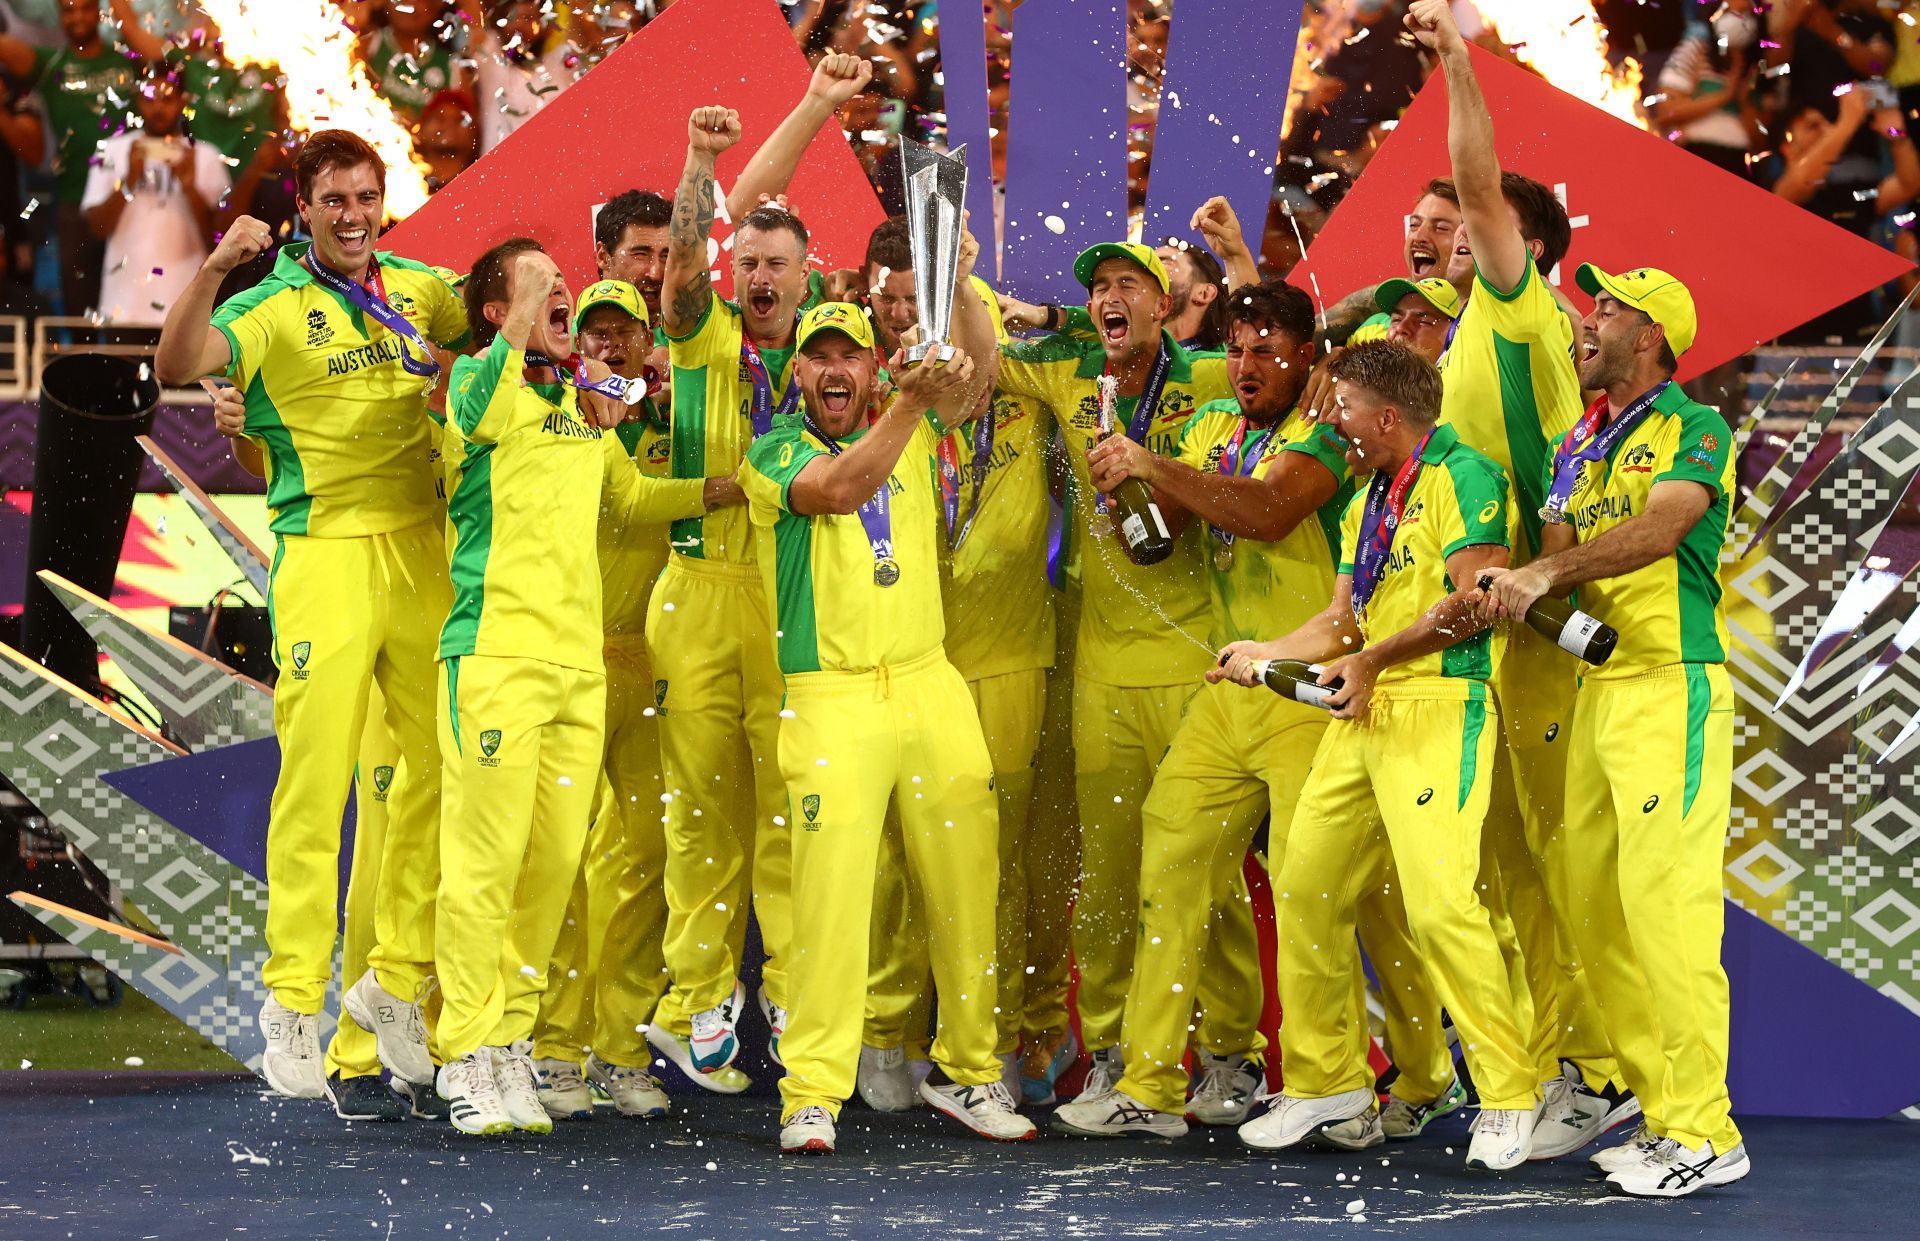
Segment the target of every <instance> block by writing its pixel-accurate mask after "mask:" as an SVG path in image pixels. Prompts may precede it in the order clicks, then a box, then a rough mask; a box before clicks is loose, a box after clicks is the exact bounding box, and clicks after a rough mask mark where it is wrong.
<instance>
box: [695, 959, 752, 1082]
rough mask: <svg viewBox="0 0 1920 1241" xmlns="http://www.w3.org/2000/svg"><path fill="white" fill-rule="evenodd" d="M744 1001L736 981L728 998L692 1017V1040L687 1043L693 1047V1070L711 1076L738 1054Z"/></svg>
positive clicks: (742, 992) (744, 992)
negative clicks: (741, 1011)
mask: <svg viewBox="0 0 1920 1241" xmlns="http://www.w3.org/2000/svg"><path fill="white" fill-rule="evenodd" d="M746 998H747V994H746V991H745V989H743V988H742V987H741V986H740V984H739V983H737V982H736V983H734V984H733V994H732V995H730V996H728V997H727V998H726V999H725V1000H723V1001H721V1002H720V1003H718V1004H715V1005H714V1006H713V1007H712V1008H707V1009H702V1010H701V1011H700V1012H697V1013H695V1014H694V1015H693V1037H692V1038H691V1039H689V1040H688V1041H689V1042H690V1043H692V1044H693V1067H694V1068H696V1069H698V1070H699V1071H700V1072H702V1073H712V1072H714V1071H715V1070H717V1069H724V1068H726V1067H727V1066H728V1065H730V1064H732V1063H733V1058H734V1057H735V1056H737V1055H739V1054H740V1037H739V1025H740V1009H741V1006H742V1005H743V1004H745V1003H746Z"/></svg>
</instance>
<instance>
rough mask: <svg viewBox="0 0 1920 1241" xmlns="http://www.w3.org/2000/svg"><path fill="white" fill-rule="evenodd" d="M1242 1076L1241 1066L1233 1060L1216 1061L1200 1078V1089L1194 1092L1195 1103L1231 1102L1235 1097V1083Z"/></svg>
mask: <svg viewBox="0 0 1920 1241" xmlns="http://www.w3.org/2000/svg"><path fill="white" fill-rule="evenodd" d="M1239 1076H1240V1069H1239V1066H1238V1065H1236V1064H1234V1062H1233V1061H1231V1060H1215V1061H1214V1062H1213V1063H1212V1064H1210V1065H1208V1066H1207V1071H1206V1073H1204V1074H1203V1075H1202V1076H1201V1078H1200V1088H1199V1089H1198V1090H1196V1091H1194V1092H1193V1101H1194V1102H1195V1103H1224V1102H1230V1101H1231V1100H1232V1099H1233V1096H1234V1083H1235V1081H1236V1079H1238V1078H1239Z"/></svg>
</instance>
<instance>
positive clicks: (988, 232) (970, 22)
mask: <svg viewBox="0 0 1920 1241" xmlns="http://www.w3.org/2000/svg"><path fill="white" fill-rule="evenodd" d="M936 21H937V23H938V32H939V37H940V80H941V83H942V89H943V90H944V91H945V94H946V108H947V149H948V150H949V151H951V150H953V149H955V148H957V147H959V146H961V145H962V144H965V146H966V148H967V210H968V211H970V212H972V213H973V219H972V221H971V222H970V224H969V227H971V228H972V229H973V235H974V236H975V237H977V238H979V239H980V244H981V246H982V248H983V250H984V251H985V252H984V253H983V254H982V255H981V262H980V267H981V271H980V275H982V276H984V277H986V278H987V279H988V280H989V281H997V280H998V279H999V270H1000V253H999V248H998V246H997V245H994V244H993V243H994V242H995V237H994V229H993V132H992V124H993V122H992V116H991V114H990V112H989V109H988V106H987V21H986V10H985V8H984V7H983V6H981V5H979V4H949V5H948V6H947V7H946V8H945V9H943V10H941V12H940V14H939V16H938V17H937V18H936Z"/></svg>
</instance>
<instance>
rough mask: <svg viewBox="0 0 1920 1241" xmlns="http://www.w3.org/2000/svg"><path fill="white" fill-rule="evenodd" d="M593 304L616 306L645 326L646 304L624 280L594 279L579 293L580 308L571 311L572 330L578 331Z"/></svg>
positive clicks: (638, 292) (637, 292)
mask: <svg viewBox="0 0 1920 1241" xmlns="http://www.w3.org/2000/svg"><path fill="white" fill-rule="evenodd" d="M595 306H618V307H619V308H620V309H622V310H624V311H626V312H627V313H628V314H630V315H632V316H633V317H634V318H636V319H638V320H640V326H641V327H646V326H648V323H647V304H646V303H645V302H644V301H642V300H640V290H638V289H636V288H634V287H633V286H632V285H630V284H628V283H627V282H626V281H624V280H596V281H594V282H593V283H592V284H590V285H588V286H587V287H586V291H585V292H583V293H581V294H580V308H579V309H578V310H576V311H574V312H573V330H574V331H576V332H577V331H579V330H580V324H581V322H582V321H583V320H584V319H586V317H587V312H588V311H589V310H592V309H593V308H594V307H595Z"/></svg>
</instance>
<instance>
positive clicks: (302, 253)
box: [273, 241, 393, 288]
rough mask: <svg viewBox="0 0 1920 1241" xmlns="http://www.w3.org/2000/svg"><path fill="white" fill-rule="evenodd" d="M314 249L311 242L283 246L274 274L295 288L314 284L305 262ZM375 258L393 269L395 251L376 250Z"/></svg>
mask: <svg viewBox="0 0 1920 1241" xmlns="http://www.w3.org/2000/svg"><path fill="white" fill-rule="evenodd" d="M312 248H313V243H312V242H311V241H290V242H288V243H287V244H286V245H284V246H281V247H280V253H279V254H277V255H275V256H274V260H273V274H274V275H275V276H277V277H279V279H280V280H281V281H283V282H284V283H286V284H290V285H292V286H294V287H295V288H299V287H300V286H301V285H308V284H312V283H314V279H313V269H312V268H311V267H308V266H307V265H306V263H305V262H304V261H303V260H305V258H306V257H307V251H309V250H311V249H312ZM373 258H374V261H375V262H376V263H379V264H380V265H381V266H382V267H386V268H389V269H391V267H392V264H393V251H391V250H375V251H374V252H373Z"/></svg>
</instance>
